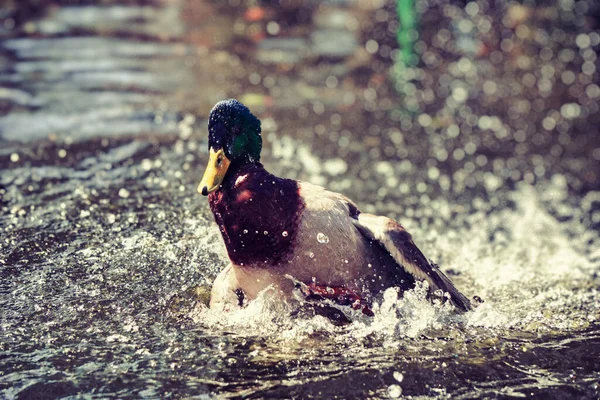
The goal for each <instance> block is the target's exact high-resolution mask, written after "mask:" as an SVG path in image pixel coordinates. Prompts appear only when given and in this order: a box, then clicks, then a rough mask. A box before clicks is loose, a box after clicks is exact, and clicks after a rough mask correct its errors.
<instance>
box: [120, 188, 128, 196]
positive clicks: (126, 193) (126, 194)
mask: <svg viewBox="0 0 600 400" xmlns="http://www.w3.org/2000/svg"><path fill="white" fill-rule="evenodd" d="M119 197H122V198H124V199H126V198H127V197H129V190H127V189H125V188H121V189H119Z"/></svg>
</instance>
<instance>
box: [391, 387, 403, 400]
mask: <svg viewBox="0 0 600 400" xmlns="http://www.w3.org/2000/svg"><path fill="white" fill-rule="evenodd" d="M387 392H388V396H389V397H390V398H392V399H397V398H398V397H400V396H402V388H401V387H400V385H390V386H389V387H388V390H387Z"/></svg>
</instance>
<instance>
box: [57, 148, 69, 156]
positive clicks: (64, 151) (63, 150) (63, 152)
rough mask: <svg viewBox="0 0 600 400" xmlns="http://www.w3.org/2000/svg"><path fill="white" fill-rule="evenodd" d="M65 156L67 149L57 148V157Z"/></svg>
mask: <svg viewBox="0 0 600 400" xmlns="http://www.w3.org/2000/svg"><path fill="white" fill-rule="evenodd" d="M66 156H67V151H66V150H65V149H60V150H58V157H60V158H65V157H66Z"/></svg>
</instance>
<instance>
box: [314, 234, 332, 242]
mask: <svg viewBox="0 0 600 400" xmlns="http://www.w3.org/2000/svg"><path fill="white" fill-rule="evenodd" d="M317 241H318V242H319V243H323V244H327V243H329V236H327V235H325V234H324V233H323V232H319V233H317Z"/></svg>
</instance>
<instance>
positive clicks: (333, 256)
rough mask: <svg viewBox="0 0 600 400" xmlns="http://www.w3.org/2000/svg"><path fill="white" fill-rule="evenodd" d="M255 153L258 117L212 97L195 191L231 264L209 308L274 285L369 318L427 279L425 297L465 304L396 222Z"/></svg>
mask: <svg viewBox="0 0 600 400" xmlns="http://www.w3.org/2000/svg"><path fill="white" fill-rule="evenodd" d="M261 150H262V137H261V122H260V120H259V119H258V118H257V117H256V116H255V115H254V114H252V112H251V111H250V110H249V109H248V107H246V106H245V105H244V104H242V103H241V102H239V101H238V100H235V99H228V100H223V101H220V102H218V103H217V104H216V105H215V106H214V107H213V109H212V110H211V112H210V115H209V118H208V156H209V157H208V158H209V159H208V164H207V166H206V169H205V172H204V174H203V176H202V179H201V181H200V183H199V185H198V192H199V193H200V194H202V195H203V196H208V202H209V205H210V209H211V211H212V213H213V215H214V218H215V221H216V223H217V225H218V227H219V230H220V232H221V235H222V238H223V241H224V243H225V247H226V250H227V254H228V256H229V260H230V263H229V264H228V265H227V266H226V267H225V268H224V269H223V270H222V271H221V272H220V273H219V274H218V275H217V277H216V278H215V280H214V283H213V286H212V289H211V295H210V308H211V309H212V308H217V307H219V308H221V309H225V310H228V309H232V308H235V307H243V306H244V305H245V304H248V302H250V301H252V300H254V299H256V298H257V296H259V294H260V293H261V292H262V291H264V290H265V289H266V288H269V287H272V288H275V289H276V290H277V292H278V293H279V294H280V295H281V296H282V297H283V298H293V297H294V296H296V295H295V293H298V291H299V292H300V293H301V294H302V295H303V296H305V297H306V298H307V299H312V300H314V299H317V300H330V301H333V302H334V303H336V304H339V305H343V306H351V307H352V308H354V309H356V310H361V311H362V312H363V313H364V314H367V315H372V314H373V313H372V311H371V304H372V303H373V301H374V300H375V299H376V298H377V295H378V294H380V293H382V292H383V291H385V290H386V289H388V288H391V287H394V288H396V289H397V290H398V291H399V293H400V294H402V293H403V292H405V291H407V290H411V289H413V288H414V287H415V285H416V284H417V282H427V285H428V288H429V289H428V290H429V291H430V293H431V294H433V293H437V294H438V295H439V294H440V293H443V296H442V298H443V299H445V300H449V301H450V302H451V303H452V304H453V305H454V306H455V307H456V309H457V310H459V311H468V310H471V308H472V307H471V303H470V301H469V299H468V298H467V297H466V296H465V295H463V294H462V293H461V292H460V291H459V290H458V289H457V288H456V287H455V286H454V284H453V283H452V281H451V280H450V278H448V277H447V276H446V275H445V274H444V273H443V272H442V271H441V270H440V268H439V267H438V266H437V265H436V264H434V263H433V262H431V261H429V260H428V259H427V258H426V257H425V256H424V255H423V253H422V252H421V251H420V250H419V248H418V247H417V246H416V245H415V243H414V241H413V239H412V236H411V234H410V233H408V232H407V231H406V229H404V228H403V227H402V225H401V224H400V223H398V222H397V221H395V220H393V219H391V218H388V217H385V216H377V215H373V214H369V213H365V212H361V211H360V209H359V208H358V207H357V205H356V204H355V203H354V202H352V201H351V200H350V199H348V198H347V197H345V196H344V195H342V194H339V193H335V192H332V191H329V190H327V189H325V188H323V187H321V186H317V185H314V184H311V183H308V182H302V181H297V180H293V179H286V178H280V177H278V176H275V175H273V174H271V173H269V172H268V171H267V170H266V169H265V167H264V166H263V164H262V163H261V162H260V155H261ZM440 291H441V292H440Z"/></svg>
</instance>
